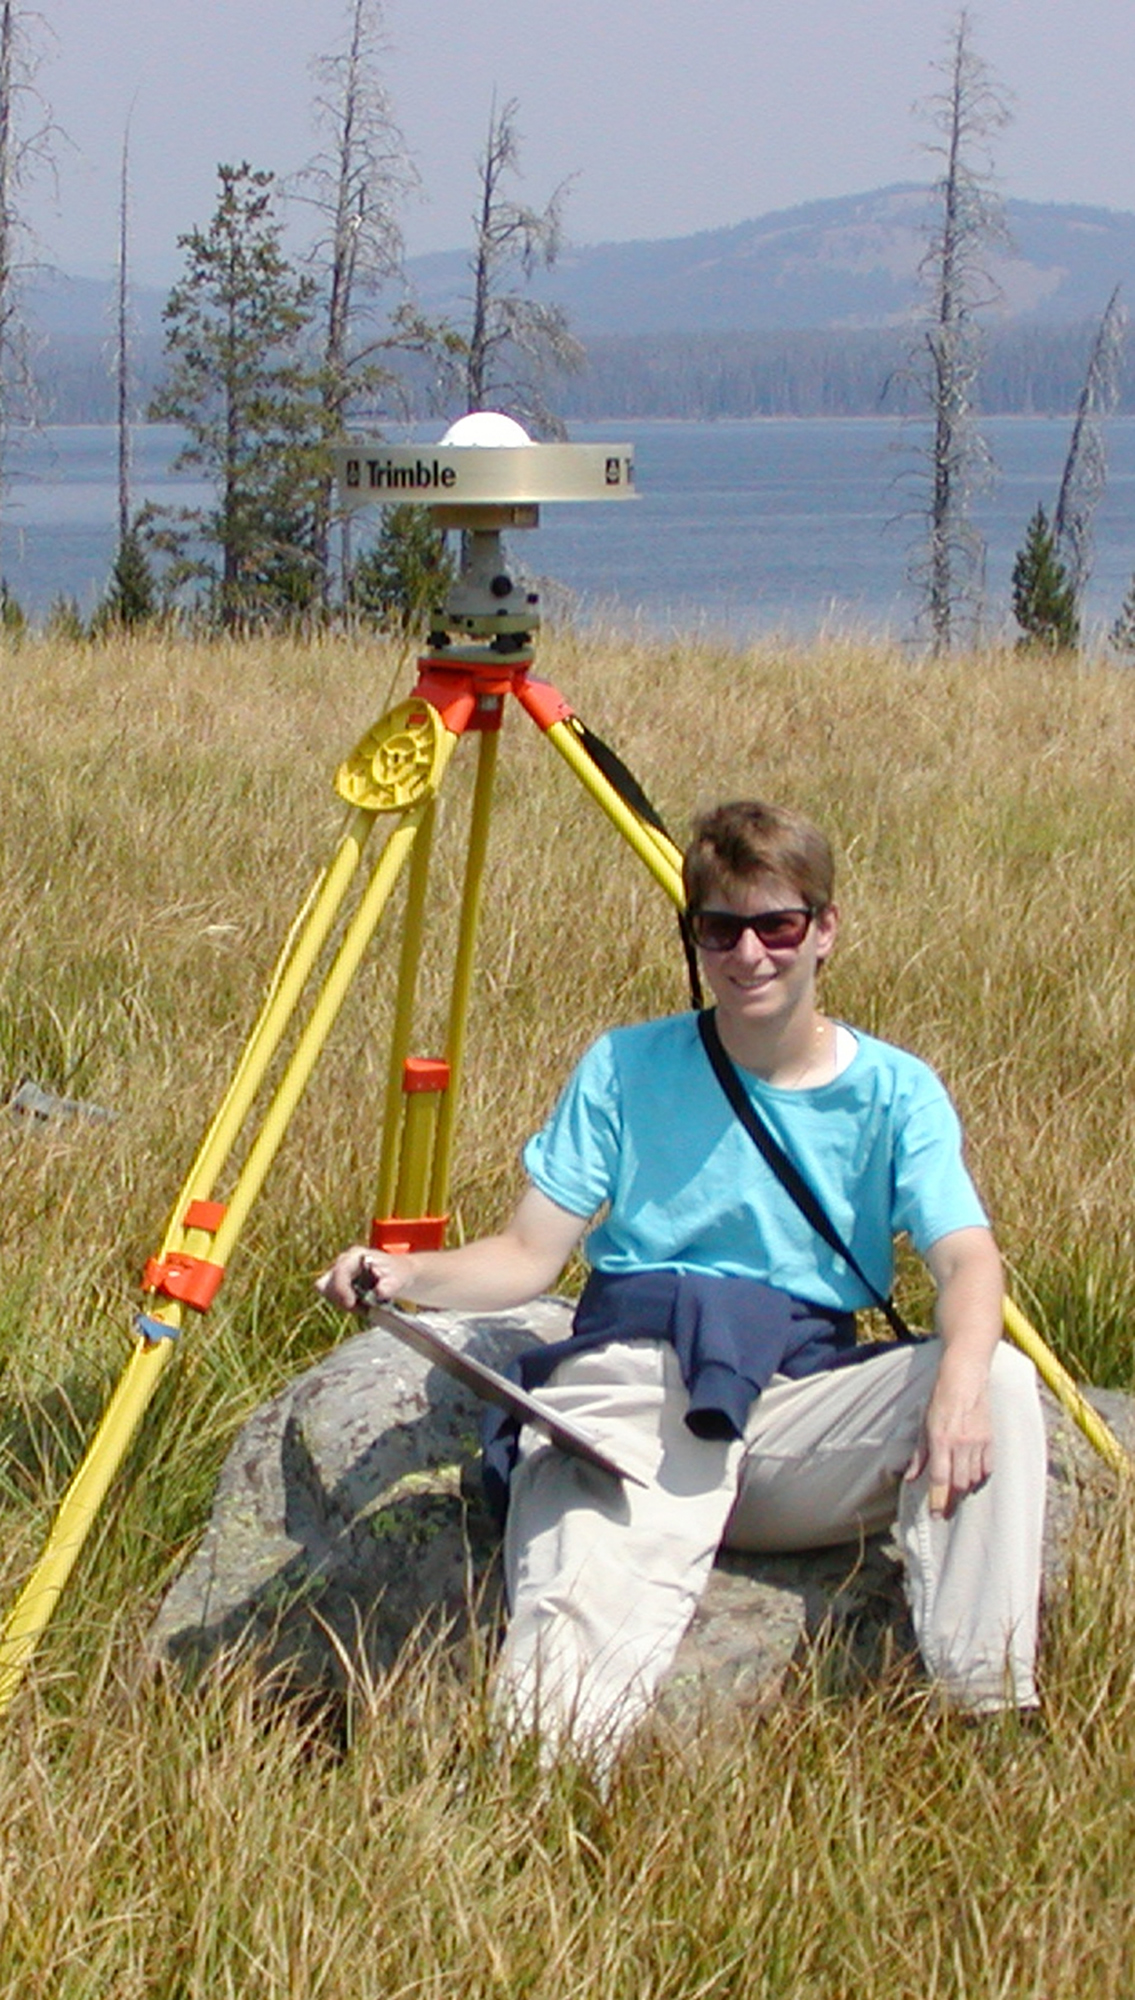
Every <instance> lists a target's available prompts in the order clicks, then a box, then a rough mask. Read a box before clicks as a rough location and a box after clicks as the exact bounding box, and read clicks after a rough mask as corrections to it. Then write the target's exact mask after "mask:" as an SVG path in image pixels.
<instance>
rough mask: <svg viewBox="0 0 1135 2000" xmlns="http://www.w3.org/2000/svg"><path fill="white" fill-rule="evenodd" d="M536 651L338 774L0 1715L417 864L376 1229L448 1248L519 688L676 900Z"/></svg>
mask: <svg viewBox="0 0 1135 2000" xmlns="http://www.w3.org/2000/svg"><path fill="white" fill-rule="evenodd" d="M531 664H532V653H531V650H530V648H528V647H524V648H523V649H518V650H512V651H508V652H503V653H502V652H500V651H497V650H495V649H494V647H493V646H492V645H491V644H489V645H485V646H480V647H477V646H470V647H467V648H461V649H453V650H452V651H449V652H438V653H431V654H429V655H427V656H426V657H425V658H424V659H423V660H422V661H421V662H420V673H419V678H418V681H417V684H416V686H415V688H414V690H413V693H412V694H411V695H410V697H409V699H408V700H406V701H404V702H402V703H400V704H399V705H398V706H397V707H395V708H394V709H392V710H391V711H390V713H389V714H387V715H385V716H384V717H383V718H382V719H381V720H380V721H379V722H378V723H376V724H375V726H374V728H373V729H371V730H369V731H368V733H367V735H366V736H364V737H363V739H362V741H361V742H360V743H359V745H358V746H357V748H356V749H355V750H354V751H353V752H352V754H351V755H350V756H349V757H348V758H347V759H346V760H345V762H344V763H343V764H342V765H341V766H340V768H339V770H338V772H337V773H336V781H335V782H336V789H337V790H338V791H339V793H340V795H341V796H342V797H343V798H344V800H345V801H346V803H347V805H348V808H349V810H348V813H347V817H346V822H345V824H344V827H343V830H342V833H341V836H340V839H339V841H338V844H337V846H336V848H335V851H334V853H333V855H332V857H331V859H330V861H329V863H328V865H327V866H326V868H325V869H323V870H322V871H321V872H320V874H319V876H318V877H317V878H316V881H315V883H314V884H313V886H312V889H311V891H310V892H309V895H308V898H307V902H306V905H305V911H304V914H303V916H302V919H301V921H300V923H299V924H298V925H297V926H296V927H295V929H294V931H293V934H292V936H290V937H289V939H288V941H287V943H286V945H285V948H284V951H283V953H282V955H281V957H280V959H279V961H278V963H277V965H276V968H275V971H274V973H273V976H272V979H271V982H270V985H269V990H268V994H267V997H266V999H265V1002H264V1005H263V1007H262V1009H261V1012H260V1016H259V1018H258V1020H257V1022H256V1024H255V1026H254V1028H253V1030H252V1033H251V1035H250V1037H249V1040H248V1042H247V1044H246V1046H245V1048H244V1051H243V1054H242V1055H241V1058H240V1061H239V1063H238V1065H237V1068H236V1071H235V1073H234V1075H233V1077H232V1080H231V1082H230V1084H229V1087H228V1090H227V1091H226V1093H225V1096H224V1099H223V1101H222V1103H221V1105H220V1108H219V1110H218V1111H217V1113H216V1116H215V1117H214V1119H213V1122H212V1124H211V1125H210V1127H209V1129H208V1131H207V1133H206V1134H205V1137H204V1140H203V1141H202V1144H201V1146H200V1149H199V1151H198V1153H197V1156H196V1158H195V1159H194V1161H193V1164H192V1166H191V1167H190V1170H189V1173H188V1175H187V1177H186V1179H185V1182H184V1183H183V1185H182V1188H181V1191H180V1193H179V1195H178V1197H177V1201H176V1202H175V1204H174V1208H173V1212H172V1215H171V1217H170V1221H169V1225H168V1227H167V1230H166V1233H165V1236H164V1238H163V1240H162V1244H161V1248H160V1250H159V1251H158V1254H157V1256H156V1257H153V1258H151V1259H150V1261H149V1262H148V1264H147V1265H146V1268H145V1272H144V1275H143V1284H144V1288H145V1292H146V1303H145V1309H144V1310H143V1311H142V1312H141V1313H140V1314H139V1315H138V1318H137V1322H136V1336H137V1337H136V1342H135V1345H134V1348H133V1350H132V1353H131V1357H130V1360H129V1361H128V1363H127V1365H126V1368H125V1370H124V1371H123V1374H122V1376H121V1379H120V1381H119V1383H118V1386H117V1387H116V1389H115V1390H114V1392H113V1394H112V1396H111V1399H110V1401H109V1403H108V1405H107V1408H106V1410H105V1412H104V1415H103V1418H102V1421H101V1423H100V1425H99V1427H98V1430H97V1432H96V1433H95V1436H94V1437H93V1439H92V1441H91V1444H90V1446H89V1448H88V1450H87V1452H86V1455H85V1457H84V1459H83V1461H82V1463H81V1465H80V1466H79V1468H78V1470H77V1472H76V1473H75V1475H74V1477H73V1479H72V1480H71V1483H70V1485H69V1486H68V1488H67V1491H66V1492H65V1494H64V1496H63V1499H62V1501H61V1502H60V1506H59V1509H58V1513H57V1515H56V1519H55V1523H54V1526H53V1528H52V1531H51V1534H50V1537H49V1539H48V1542H47V1545H46V1547H45V1549H44V1552H43V1554H42V1556H41V1558H40V1560H39V1562H38V1563H37V1565H36V1567H35V1569H34V1570H33V1572H32V1574H31V1576H30V1577H29V1578H28V1581H27V1583H26V1584H25V1585H24V1588H23V1590H22V1591H21V1593H20V1595H19V1597H18V1598H17V1600H16V1602H15V1604H14V1606H13V1608H12V1610H11V1612H10V1614H9V1616H8V1619H7V1621H6V1623H5V1625H4V1628H3V1631H2V1633H0V1711H2V1710H3V1709H4V1708H6V1707H7V1705H8V1703H9V1702H10V1701H11V1699H12V1697H13V1695H14V1694H15V1692H16V1690H17V1688H18V1687H19V1684H20V1681H21V1679H22V1676H23V1673H24V1670H25V1668H26V1666H27V1663H28V1661H29V1659H30V1657H31V1655H32V1652H33V1651H34V1648H35V1646H36V1643H37V1641H38V1639H39V1637H40V1634H41V1633H42V1632H43V1630H44V1629H45V1627H46V1625H47V1623H48V1621H49V1619H50V1617H51V1615H52V1612H53V1611H54V1609H55V1605H56V1603H57V1602H58V1600H59V1597H60V1595H61V1593H62V1591H63V1589H64V1587H65V1585H66V1583H67V1580H68V1577H69V1576H70V1574H71V1570H72V1569H73V1567H74V1564H75V1562H76V1560H77V1558H78V1556H79V1553H80V1550H81V1549H82V1546H83V1543H84V1541H85V1539H86V1536H87V1533H88V1531H89V1529H90V1527H91V1525H92V1523H93V1521H94V1519H95V1516H96V1514H97V1512H98V1509H99V1507H100V1506H101V1504H102V1501H103V1499H104V1498H105V1495H106V1493H107V1491H108V1489H109V1487H110V1484H111V1482H112V1480H113V1479H114V1476H115V1473H116V1472H117V1470H118V1467H119V1466H120V1464H121V1462H122V1459H123V1457H124V1455H125V1453H126V1451H127V1449H128V1447H129V1445H130V1441H131V1439H132V1437H133V1435H134V1432H135V1430H136V1428H137V1426H138V1423H139V1422H140V1420H141V1417H142V1415H143V1413H144V1411H145V1409H146V1407H147V1405H148V1404H149V1401H150V1399H151V1397H152V1396H153V1394H154V1391H155V1389H156V1388H157V1385H158V1382H159V1380H160V1378H161V1375H162V1372H163V1370H164V1368H165V1367H166V1365H167V1362H168V1361H169V1359H170V1356H171V1354H172V1353H173V1349H174V1345H175V1343H176V1340H177V1337H178V1334H179V1332H180V1330H181V1328H182V1325H183V1321H184V1317H185V1311H186V1308H189V1309H190V1310H191V1311H192V1312H193V1313H197V1314H201V1313H204V1312H205V1311H207V1310H208V1308H209V1306H210V1305H211V1304H212V1302H213V1300H214V1298H215V1297H216V1294H217V1291H218V1289H219V1287H220V1284H221V1282H222V1279H223V1277H224V1272H225V1267H226V1264H227V1263H228V1260H229V1257H230V1255H231V1253H232V1250H233V1248H234V1246H235V1244H236V1242H237V1239H238V1237H239V1235H240V1232H241V1229H242V1227H243V1225H244V1222H245V1220H246V1218H247V1216H248V1214H249V1211H250V1209H251V1208H252V1206H253V1204H254V1202H255V1200H256V1197H257V1195H258V1194H259V1191H260V1188H261V1186H262V1184H263V1182H264V1179H265V1176H266V1174H267V1173H268V1170H269V1168H270V1167H271V1164H272V1161H273V1160H274V1158H275V1156H276V1153H277V1150H278V1149H279V1146H280V1144H281V1142H282V1140H283V1138H284V1135H285V1133H286V1130H287V1127H288V1124H289V1121H290V1119H291V1116H292V1113H293V1112H294V1110H295V1108H296V1105H297V1104H298V1102H299V1099H300V1097H301V1095H302V1093H303V1090H304V1088H305V1086H306V1084H307V1081H308V1078H309V1077H310V1075H311V1072H312V1070H313V1068H314V1066H315V1063H316V1061H317V1059H318V1057H319V1054H320V1052H321V1050H322V1048H323V1046H324V1043H325V1042H326V1040H327V1037H328V1035H329V1033H330V1032H331V1029H332V1027H333V1025H334V1022H335V1018H336V1015H337V1014H338V1011H339V1008H340V1006H341V1004H342V1002H343V1000H344V998H345V997H346V994H347V992H348V989H349V987H350V985H351V981H352V979H353V977H354V974H355V972H356V970H357V968H358V966H359V964H360V961H361V960H362V957H363V954H364V953H365V951H366V948H367V945H368V944H369V942H370V939H371V937H372V935H373V933H374V930H375V927H376V925H377V924H378V922H379V919H380V918H381V916H382V913H383V911H384V909H385V908H386V905H387V903H388V901H389V899H390V895H391V892H392V890H393V889H394V886H395V884H396V882H397V880H398V878H399V876H400V874H401V871H402V869H403V867H404V866H407V865H408V871H409V872H408V881H407V894H406V903H405V909H404V914H403V920H402V935H401V945H400V954H399V965H398V982H397V993H396V999H395V1007H394V1020H393V1028H392V1034H391V1044H390V1056H389V1067H388V1075H387V1083H386V1094H385V1111H384V1120H383V1135H382V1148H381V1155H380V1162H379V1178H378V1192H377V1199H376V1204H375V1221H374V1224H373V1228H372V1232H371V1234H372V1241H373V1242H374V1243H375V1245H376V1246H379V1247H387V1248H392V1247H394V1246H396V1245H397V1246H406V1247H425V1246H434V1245H437V1244H440V1243H441V1241H442V1239H443V1236H444V1231H445V1224H446V1204H447V1199H448V1189H449V1175H450V1160H451V1155H452V1141H453V1131H454V1113H455V1108H456V1103H457V1097H458V1090H459V1085H460V1079H461V1072H462V1068H463V1065H464V1058H465V1040H466V1022H467V1017H468V1012H469V1001H470V994H471V989H472V978H473V967H474V951H475V942H476V933H477V921H478V915H479V910H480V903H481V893H482V884H483V877H484V868H485V857H486V849H487V840H488V831H489V821H490V815H491V810H492V797H493V785H494V777H495V772H496V765H497V751H498V745H499V734H500V725H501V721H502V718H503V715H504V712H505V709H506V705H507V704H509V703H510V702H513V701H515V702H516V703H518V704H519V706H520V707H521V708H522V709H523V710H524V712H525V713H526V714H527V715H529V716H531V718H532V720H533V721H534V722H535V723H536V724H537V726H538V727H539V728H540V729H541V730H542V731H543V733H544V734H545V735H546V736H547V738H548V740H549V741H550V742H551V743H552V744H553V745H554V746H555V748H556V749H557V750H558V751H559V753H560V755H561V756H562V757H563V758H564V760H565V761H566V763H567V764H568V765H569V766H570V768H571V769H572V770H573V771H574V773H575V774H576V776H577V777H578V778H579V780H580V782H581V783H582V784H583V785H584V786H585V787H586V789H587V790H588V791H589V792H590V793H591V795H592V796H593V798H594V799H595V800H596V802H597V804H598V805H599V806H600V808H601V809H602V810H603V812H605V813H606V815H607V817H608V818H609V819H610V820H611V821H612V823H613V824H614V826H615V827H616V829H617V830H618V832H619V833H620V834H621V835H622V836H623V838H624V839H625V840H626V841H627V842H628V844H629V845H630V846H631V848H632V849H633V850H634V852H635V853H636V854H637V855H638V856H639V858H640V860H642V861H643V862H644V863H645V865H646V867H647V868H648V869H649V870H650V872H651V874H652V875H653V876H654V878H655V880H656V881H657V882H658V883H659V884H660V886H661V887H662V888H663V889H664V890H665V892H666V894H667V895H668V896H670V897H671V899H672V900H673V901H674V903H675V904H677V905H680V904H681V900H682V885H681V856H680V854H679V853H678V850H677V849H676V848H675V847H674V845H673V843H672V842H671V841H670V840H669V839H668V838H667V836H666V835H665V834H664V833H663V832H662V831H661V830H660V829H659V828H658V827H657V826H656V825H654V824H652V823H651V820H650V818H649V815H648V814H646V813H644V812H643V811H640V810H639V809H637V808H636V806H635V805H633V804H630V803H628V802H627V800H626V799H625V798H624V797H623V796H622V794H621V793H620V791H619V790H618V789H617V788H616V786H615V784H613V783H612V781H611V779H610V778H609V777H608V776H607V775H605V773H604V771H603V770H602V769H601V768H600V765H599V763H598V762H597V761H596V758H595V756H594V755H593V754H592V751H591V749H590V748H589V747H588V746H589V738H588V734H587V732H586V730H585V729H584V728H583V725H582V724H581V723H580V721H579V720H578V718H577V717H576V716H575V715H574V714H573V711H572V710H571V708H570V707H569V705H568V703H567V702H566V701H565V700H564V699H563V697H562V696H561V695H560V694H558V693H557V691H556V689H555V688H553V687H551V686H550V685H548V684H547V683H545V682H541V681H538V680H535V679H533V678H532V677H531V675H530V667H531ZM466 736H468V737H470V738H472V739H474V740H475V741H476V743H477V746H478V748H477V768H476V777H475V783H474V788H473V797H472V805H471V809H470V819H469V828H468V845H467V852H466V861H465V875H464V884H463V889H462V899H461V912H460V921H459V927H458V936H457V945H456V952H455V958H454V966H453V973H452V982H451V992H450V1002H449V1014H448V1025H447V1032H446V1041H445V1053H444V1057H442V1058H423V1057H416V1056H413V1055H411V1054H410V1038H411V1033H412V1024H413V1012H414V999H415V988H416V975H417V969H418V962H419V958H420V955H421V947H422V940H423V932H424V927H425V912H426V905H427V894H428V884H429V869H430V850H431V842H432V834H433V824H434V811H435V801H436V798H437V794H438V790H439V788H440V786H441V783H442V779H443V777H444V775H445V772H446V770H447V768H448V765H449V762H450V759H451V758H452V756H453V753H454V751H455V750H456V748H457V746H458V744H459V743H460V741H461V740H462V738H463V737H466ZM380 820H382V821H383V822H384V823H385V824H386V825H387V827H388V834H387V838H386V840H385V841H384V842H383V843H382V845H381V848H380V851H379V852H378V855H377V858H376V859H375V861H374V864H373V867H372V868H371V870H370V873H369V878H368V879H366V880H365V882H364V884H363V886H362V889H361V893H360V895H359V896H358V899H357V901H356V903H355V906H354V909H353V912H352V913H351V914H350V916H349V918H347V919H346V920H345V922H344V925H343V929H342V935H341V938H340V941H339V943H338V947H337V949H336V950H335V952H334V956H333V958H332V960H331V963H330V967H329V969H328V971H327V972H326V975H325V977H324V979H323V982H322V985H321V986H320V987H319V989H318V991H317V992H316V994H315V997H314V1001H313V1004H312V1005H311V1008H310V1012H309V1013H308V1015H307V1019H306V1021H305V1022H304V1024H303V1027H302V1029H301V1030H300V1032H299V1034H298V1037H297V1039H296V1041H295V1045H294V1047H293V1049H292V1051H291V1054H290V1056H289V1058H288V1061H287V1064H286V1067H285V1068H284V1071H283V1073H282V1075H281V1077H280V1080H279V1082H278V1084H277V1086H276V1089H275V1091H274V1094H273V1095H272V1097H271V1100H270V1102H269V1103H268V1106H267V1109H266V1111H265V1112H264V1115H263V1117H262V1119H261V1122H260V1124H259V1127H258V1129H257V1130H256V1131H255V1133H254V1135H253V1137H252V1139H251V1142H250V1144H249V1146H248V1150H247V1152H246V1154H245V1157H244V1161H243V1164H242V1166H241V1169H240V1171H239V1173H238V1175H237V1177H236V1179H235V1181H234V1183H233V1186H232V1189H231V1192H230V1193H229V1195H228V1197H227V1199H226V1200H218V1199H216V1190H217V1188H218V1185H219V1183H220V1181H221V1177H222V1175H223V1173H224V1170H225V1168H226V1166H227V1164H228V1162H229V1159H230V1157H231V1155H232V1153H233V1150H234V1147H235V1146H236V1144H237V1141H238V1139H239V1138H240V1137H241V1135H242V1133H243V1132H244V1131H245V1128H246V1125H247V1123H248V1120H249V1116H250V1113H251V1111H252V1108H253V1105H254V1102H255V1100H256V1098H257V1096H258V1094H259V1092H260V1089H261V1086H262V1084H263V1083H264V1081H265V1078H266V1076H267V1073H268V1070H269V1068H270V1066H271V1064H272V1062H273V1059H274V1057H275V1056H276V1053H277V1051H278V1050H279V1048H280V1044H281V1042H282V1040H283V1039H284V1037H285V1035H286V1034H287V1032H288V1030H289V1028H290V1026H291V1024H292V1022H293V1020H295V1018H296V1016H297V1010H298V1009H299V1008H300V1006H301V1003H302V1002H303V999H304V996H305V993H306V992H307V989H308V987H309V984H310V983H311V980H312V974H313V972H314V970H315V968H316V965H317V962H318V961H319V960H320V958H321V956H322V955H323V952H324V947H325V946H326V945H327V943H328V940H329V938H330V936H331V933H332V931H333V929H334V927H335V925H336V920H337V919H338V918H339V916H340V913H341V912H342V911H343V906H344V903H345V901H346V898H347V895H348V892H349V890H350V889H351V886H352V882H353V880H354V878H355V875H356V873H357V871H358V870H359V868H360V864H361V863H362V861H363V858H364V850H365V849H366V848H367V845H368V842H369V841H370V840H371V836H372V835H373V833H374V830H375V828H376V826H377V824H378V822H379V821H380Z"/></svg>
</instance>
